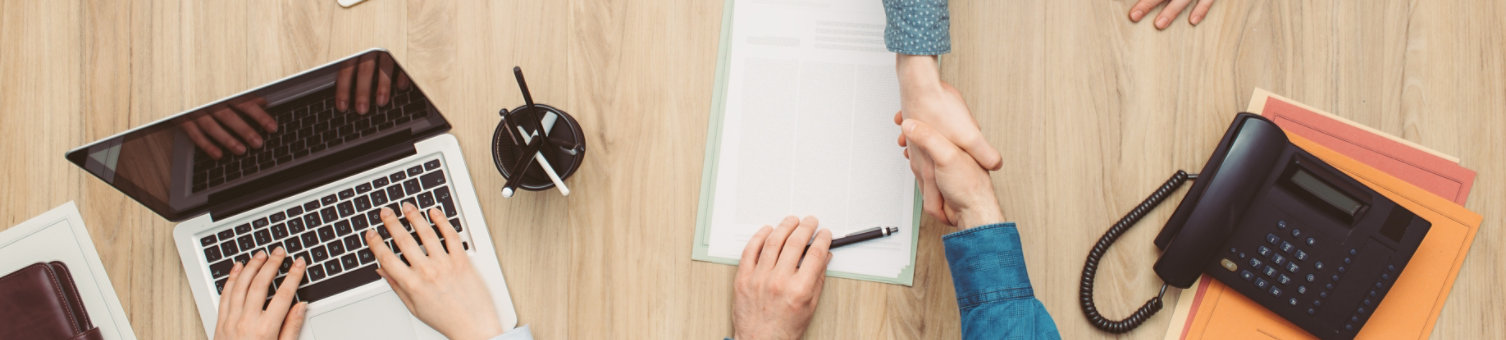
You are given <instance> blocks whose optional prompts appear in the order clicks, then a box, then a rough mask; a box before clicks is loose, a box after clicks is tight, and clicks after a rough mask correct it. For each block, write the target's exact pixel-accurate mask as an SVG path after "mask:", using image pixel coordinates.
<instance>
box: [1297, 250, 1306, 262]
mask: <svg viewBox="0 0 1506 340" xmlns="http://www.w3.org/2000/svg"><path fill="white" fill-rule="evenodd" d="M1296 255H1297V256H1296V259H1297V261H1307V252H1305V251H1302V249H1297V253H1296Z"/></svg>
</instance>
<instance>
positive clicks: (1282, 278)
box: [1276, 274, 1292, 284]
mask: <svg viewBox="0 0 1506 340" xmlns="http://www.w3.org/2000/svg"><path fill="white" fill-rule="evenodd" d="M1276 282H1280V283H1281V284H1289V283H1292V278H1290V277H1287V276H1286V274H1281V276H1277V277H1276Z"/></svg>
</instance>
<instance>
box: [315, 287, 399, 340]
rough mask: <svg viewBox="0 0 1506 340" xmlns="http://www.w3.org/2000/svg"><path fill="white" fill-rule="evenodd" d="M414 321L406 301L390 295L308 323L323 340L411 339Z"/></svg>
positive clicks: (379, 295)
mask: <svg viewBox="0 0 1506 340" xmlns="http://www.w3.org/2000/svg"><path fill="white" fill-rule="evenodd" d="M412 319H413V316H411V315H409V314H408V307H406V306H404V305H403V300H400V299H398V298H397V294H394V293H392V292H387V293H383V294H378V295H376V296H372V297H369V298H366V299H365V300H361V301H360V302H356V303H352V304H348V305H345V306H341V307H340V309H337V310H333V311H330V312H328V313H322V314H319V315H317V316H314V318H313V320H309V321H310V322H309V324H310V325H312V326H314V338H315V339H320V340H328V339H385V338H394V337H396V338H410V337H412V336H413V334H414V332H413V326H412V324H413V323H412V322H411V320H412ZM405 334H406V335H405Z"/></svg>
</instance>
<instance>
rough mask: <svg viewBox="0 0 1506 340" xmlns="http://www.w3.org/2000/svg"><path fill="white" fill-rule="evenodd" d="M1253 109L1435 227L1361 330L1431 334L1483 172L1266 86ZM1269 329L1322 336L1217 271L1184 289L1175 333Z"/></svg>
mask: <svg viewBox="0 0 1506 340" xmlns="http://www.w3.org/2000/svg"><path fill="white" fill-rule="evenodd" d="M1248 111H1249V112H1255V113H1259V114H1261V115H1264V116H1266V117H1268V118H1271V120H1272V121H1275V122H1276V124H1277V125H1279V126H1281V128H1282V130H1284V131H1286V133H1287V138H1289V139H1291V141H1292V143H1293V144H1296V145H1297V146H1298V147H1301V148H1302V149H1304V150H1307V151H1308V152H1310V153H1312V154H1313V155H1314V156H1317V157H1318V158H1320V159H1322V160H1323V161H1325V162H1328V163H1329V164H1330V165H1333V166H1334V167H1335V168H1338V169H1339V170H1340V171H1343V172H1344V173H1346V174H1349V175H1350V176H1353V177H1354V178H1355V179H1356V180H1358V181H1360V183H1363V184H1365V185H1366V186H1368V187H1370V188H1371V189H1374V190H1375V191H1376V192H1379V193H1380V194H1381V195H1384V196H1386V197H1387V198H1389V199H1391V200H1393V201H1396V203H1397V204H1400V205H1401V206H1402V207H1405V208H1407V209H1408V210H1411V211H1412V212H1413V213H1416V214H1417V215H1418V216H1419V217H1422V218H1423V219H1425V220H1428V222H1432V224H1433V226H1432V229H1431V230H1430V231H1429V232H1428V235H1427V237H1426V238H1424V239H1423V241H1422V245H1420V246H1419V247H1418V249H1417V253H1416V254H1414V255H1413V256H1412V261H1411V262H1410V263H1408V265H1407V267H1406V269H1405V270H1404V271H1403V272H1402V274H1401V277H1400V278H1398V279H1397V282H1396V285H1395V286H1394V287H1393V288H1392V289H1391V291H1390V293H1388V294H1387V295H1386V297H1385V299H1384V300H1383V301H1381V305H1380V306H1379V307H1378V308H1377V309H1376V311H1375V314H1374V315H1372V316H1371V317H1370V320H1369V322H1367V323H1366V324H1365V328H1363V329H1361V330H1360V333H1359V335H1358V336H1357V337H1358V338H1362V339H1364V338H1380V337H1385V338H1405V339H1426V338H1427V337H1428V335H1429V334H1431V333H1432V330H1433V325H1434V324H1435V323H1436V322H1437V320H1438V315H1439V313H1440V312H1442V310H1443V303H1444V301H1445V300H1447V298H1448V293H1449V290H1450V289H1451V288H1452V287H1453V285H1454V279H1455V278H1456V277H1458V275H1459V268H1460V267H1461V265H1463V263H1464V256H1465V254H1467V253H1468V252H1469V247H1470V244H1472V243H1473V242H1474V238H1475V232H1476V231H1477V230H1478V229H1479V227H1480V222H1481V220H1482V218H1481V216H1480V215H1479V214H1476V213H1474V212H1471V211H1469V210H1467V209H1465V208H1464V207H1463V204H1464V200H1465V199H1466V198H1468V197H1469V188H1470V186H1471V185H1473V184H1474V179H1475V172H1474V171H1471V170H1469V169H1465V168H1464V167H1461V166H1459V164H1458V159H1456V158H1452V157H1449V156H1444V155H1442V154H1439V153H1437V152H1435V151H1432V150H1428V149H1426V148H1423V147H1422V146H1419V145H1416V144H1412V143H1410V142H1407V141H1405V140H1401V139H1399V138H1396V137H1392V136H1388V135H1385V134H1384V133H1381V132H1379V131H1376V130H1374V129H1370V128H1367V127H1363V126H1360V125H1358V124H1356V123H1354V122H1352V121H1348V120H1345V119H1343V118H1339V117H1337V116H1334V115H1332V114H1329V113H1325V112H1322V111H1318V110H1316V109H1313V108H1311V107H1307V106H1305V105H1302V104H1300V103H1297V102H1294V101H1291V100H1289V99H1286V98H1282V97H1279V96H1275V95H1272V94H1270V93H1269V92H1266V91H1265V90H1260V89H1257V90H1256V91H1255V94H1254V96H1253V97H1252V98H1251V99H1250V108H1249V110H1248ZM1253 334H1264V335H1267V336H1269V337H1272V338H1277V339H1309V338H1312V337H1313V336H1312V335H1311V334H1308V333H1307V332H1306V331H1303V330H1302V329H1301V328H1299V327H1297V326H1295V325H1292V324H1291V323H1290V322H1287V321H1286V320H1285V319H1282V318H1281V317H1280V316H1277V315H1276V314H1275V313H1272V312H1270V311H1269V310H1266V309H1265V307H1262V306H1260V305H1259V304H1257V303H1255V302H1254V301H1251V300H1250V299H1248V298H1246V297H1244V295H1241V294H1239V293H1238V292H1235V291H1233V290H1231V289H1229V288H1228V286H1225V285H1224V284H1223V283H1221V282H1218V281H1216V280H1213V279H1211V278H1209V277H1208V276H1207V275H1204V276H1203V277H1201V278H1199V279H1198V281H1197V283H1196V284H1194V285H1193V286H1192V287H1191V288H1188V289H1184V290H1182V293H1181V296H1180V298H1179V299H1177V306H1176V308H1175V310H1174V313H1173V314H1172V321H1171V327H1170V328H1168V329H1167V333H1166V339H1168V340H1171V339H1227V338H1240V337H1248V336H1250V335H1253Z"/></svg>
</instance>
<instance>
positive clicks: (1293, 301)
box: [1286, 298, 1297, 306]
mask: <svg viewBox="0 0 1506 340" xmlns="http://www.w3.org/2000/svg"><path fill="white" fill-rule="evenodd" d="M1286 303H1287V304H1289V305H1292V306H1296V305H1297V298H1291V299H1287V300H1286Z"/></svg>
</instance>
